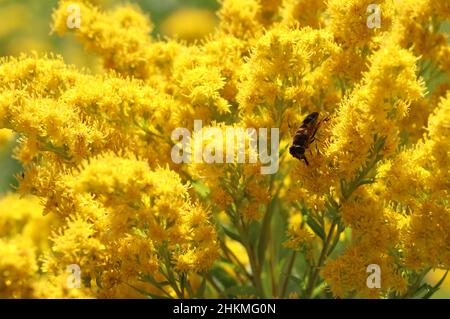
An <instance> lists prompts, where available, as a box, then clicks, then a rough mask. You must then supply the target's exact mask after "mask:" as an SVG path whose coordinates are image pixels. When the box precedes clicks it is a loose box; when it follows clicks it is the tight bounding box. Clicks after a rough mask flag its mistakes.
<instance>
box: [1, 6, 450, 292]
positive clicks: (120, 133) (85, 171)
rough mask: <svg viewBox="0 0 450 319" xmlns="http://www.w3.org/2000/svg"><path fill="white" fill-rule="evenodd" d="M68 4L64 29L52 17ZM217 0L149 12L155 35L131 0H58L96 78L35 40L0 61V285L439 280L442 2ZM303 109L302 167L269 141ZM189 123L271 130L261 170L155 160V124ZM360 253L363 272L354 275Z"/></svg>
mask: <svg viewBox="0 0 450 319" xmlns="http://www.w3.org/2000/svg"><path fill="white" fill-rule="evenodd" d="M73 4H76V5H77V6H78V7H79V9H80V17H81V25H80V27H79V28H69V27H68V24H67V21H68V19H71V10H70V6H72V5H73ZM373 4H375V5H376V6H377V8H378V9H379V13H380V14H381V25H380V27H377V28H371V27H369V25H368V22H367V19H370V15H371V14H374V13H373V12H371V11H370V10H368V6H370V5H373ZM220 6H221V7H220V9H219V11H218V12H217V14H216V17H214V16H212V14H211V13H210V12H205V11H194V10H193V11H189V10H187V9H186V10H185V11H181V12H179V13H177V14H175V15H174V16H172V17H171V18H170V19H169V20H167V21H166V23H165V25H164V26H163V31H164V32H166V34H167V35H169V36H171V37H170V38H162V37H158V38H155V37H152V36H151V34H150V33H151V32H152V31H153V28H154V26H153V23H152V22H151V17H149V16H147V15H146V14H145V13H144V12H143V11H142V10H141V9H139V7H138V6H135V5H122V6H118V7H116V8H113V9H111V10H104V9H103V8H102V7H100V5H99V4H98V3H97V2H96V1H87V0H83V1H73V0H70V1H68V0H61V1H60V2H59V4H58V7H57V8H55V10H54V12H53V24H52V31H53V33H54V34H57V35H59V36H63V35H65V34H67V33H72V34H74V35H75V37H76V38H77V39H78V40H79V41H80V42H81V43H82V44H83V46H84V47H85V48H86V50H87V52H89V53H90V54H92V55H95V56H97V57H98V58H99V59H100V60H101V62H102V71H103V72H102V73H101V74H97V72H92V71H90V70H87V69H81V68H78V67H76V66H74V65H69V64H67V63H66V62H64V59H63V57H61V56H58V55H56V54H53V53H48V54H47V55H44V54H37V53H31V52H30V53H24V54H21V55H18V56H15V57H3V58H2V59H1V60H0V149H2V148H4V147H5V146H6V145H11V144H12V143H14V140H16V144H15V148H14V154H13V156H14V157H15V158H16V159H18V160H19V161H20V163H21V165H22V172H21V173H20V174H18V175H17V176H16V178H17V180H18V187H17V192H14V193H9V194H7V195H5V196H3V197H1V198H0V256H1V258H0V297H6V298H54V297H56V298H123V297H130V298H132V297H151V298H153V297H155V298H156V297H169V298H197V297H230V298H234V297H239V296H253V297H279V298H287V297H288V296H291V297H292V296H296V297H300V298H315V297H320V298H333V297H338V298H347V297H349V298H351V297H363V298H401V297H418V296H419V297H422V296H424V297H429V296H431V295H432V294H433V293H434V292H435V291H436V290H437V288H439V285H440V284H441V283H438V284H437V285H435V286H432V285H428V284H426V283H425V282H424V278H425V276H426V275H427V273H428V272H429V271H430V270H432V269H440V270H444V271H447V270H449V269H450V246H449V245H450V198H449V192H450V184H449V181H450V170H449V167H450V158H449V156H450V91H449V90H450V81H449V77H450V58H449V57H450V45H449V38H448V32H447V33H446V32H445V30H444V29H445V28H447V30H448V26H449V19H450V5H449V3H448V2H446V1H432V0H396V1H394V0H328V1H322V0H318V1H307V0H277V1H276V0H221V1H220ZM192 20H194V22H192ZM202 21H204V24H202ZM184 23H191V24H192V23H197V24H198V25H197V26H195V27H194V26H192V27H190V28H186V29H184V28H183V27H180V25H181V26H182V24H184ZM54 36H56V35H54ZM312 112H319V114H320V115H319V119H320V123H321V125H320V127H319V128H318V130H317V133H316V140H315V141H314V142H313V143H311V144H310V145H309V148H308V149H307V150H306V153H305V156H306V157H307V158H308V162H309V165H306V164H305V162H304V161H299V160H297V159H296V158H293V157H292V156H291V155H290V154H289V152H288V148H289V146H290V144H291V143H292V138H293V135H294V132H295V130H296V128H297V127H298V126H299V125H300V124H301V123H302V120H303V119H304V118H305V116H307V115H308V114H310V113H312ZM195 120H201V121H202V122H203V125H204V128H208V129H215V130H216V131H217V132H219V133H221V134H222V133H223V134H224V136H225V135H226V130H227V128H255V129H256V130H258V129H260V128H269V129H270V128H279V129H280V146H279V150H278V152H279V154H278V155H279V170H278V171H277V172H276V173H275V174H268V175H264V174H261V173H260V168H261V163H260V162H255V163H251V162H249V161H244V162H237V161H235V162H234V163H224V162H223V163H209V162H207V161H206V162H201V163H200V162H196V161H193V160H191V161H190V163H181V164H180V163H175V162H174V161H173V158H172V156H171V154H172V149H173V146H174V144H175V143H176V142H177V141H174V140H172V137H171V134H172V132H173V131H174V129H176V128H187V129H188V130H191V131H194V121H195ZM250 139H251V137H250V136H248V135H245V136H244V138H243V139H242V140H243V141H244V142H245V144H246V145H248V144H249V143H250V142H249V141H250ZM190 141H191V142H192V143H193V144H196V143H197V144H198V143H200V144H201V145H202V147H203V148H206V149H209V150H212V149H214V152H215V154H218V153H220V154H222V153H223V152H224V151H225V149H226V147H227V146H228V145H226V143H225V141H223V140H222V139H217V138H214V137H211V136H209V137H208V136H205V135H204V133H203V131H202V130H200V131H197V132H194V133H193V134H192V136H191V137H190ZM232 141H234V137H233V140H232ZM227 142H228V141H227ZM257 151H258V150H257V149H256V148H255V147H252V146H250V147H248V148H246V152H245V154H241V155H242V156H244V157H245V158H249V157H252V156H257V154H258V152H257ZM196 155H198V154H194V153H192V154H189V156H192V157H194V156H196ZM200 155H201V154H200ZM191 159H192V158H191ZM234 159H236V158H234ZM71 265H77V267H79V269H80V271H81V272H80V278H79V282H80V285H79V287H72V286H71V285H70V283H71V282H72V281H71V280H72V279H74V278H73V276H74V274H73V273H72V272H70V271H68V270H67V269H68V268H67V267H69V266H71ZM369 265H377V266H379V268H380V270H381V278H382V280H381V286H380V287H376V288H374V287H371V286H370V285H369V284H368V281H367V278H368V276H369V275H370V273H368V272H367V267H368V266H369ZM76 279H77V278H75V281H76Z"/></svg>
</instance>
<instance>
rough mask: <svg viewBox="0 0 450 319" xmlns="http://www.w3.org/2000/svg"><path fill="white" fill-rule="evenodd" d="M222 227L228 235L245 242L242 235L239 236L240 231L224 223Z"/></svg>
mask: <svg viewBox="0 0 450 319" xmlns="http://www.w3.org/2000/svg"><path fill="white" fill-rule="evenodd" d="M222 229H223V231H224V232H225V234H226V235H227V236H228V237H230V238H231V239H234V240H236V241H238V242H240V243H241V244H244V243H243V242H242V239H241V236H239V234H238V233H236V232H234V230H232V229H231V228H230V227H228V226H226V225H222Z"/></svg>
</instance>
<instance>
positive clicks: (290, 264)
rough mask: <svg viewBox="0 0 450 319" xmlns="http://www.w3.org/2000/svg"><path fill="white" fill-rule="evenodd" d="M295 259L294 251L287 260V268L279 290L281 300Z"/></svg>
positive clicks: (284, 294)
mask: <svg viewBox="0 0 450 319" xmlns="http://www.w3.org/2000/svg"><path fill="white" fill-rule="evenodd" d="M295 257H297V253H296V251H295V250H294V251H292V253H291V256H290V258H289V264H288V268H287V270H286V274H285V277H284V280H283V286H282V288H281V295H280V297H281V298H284V297H285V296H286V291H287V287H288V284H289V277H290V276H291V272H292V268H293V267H294V262H295Z"/></svg>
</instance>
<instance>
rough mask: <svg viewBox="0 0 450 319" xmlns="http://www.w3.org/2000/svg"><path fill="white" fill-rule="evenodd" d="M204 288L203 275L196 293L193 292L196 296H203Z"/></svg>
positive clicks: (204, 280)
mask: <svg viewBox="0 0 450 319" xmlns="http://www.w3.org/2000/svg"><path fill="white" fill-rule="evenodd" d="M205 290H206V278H205V277H203V280H202V283H201V284H200V287H199V288H198V289H197V293H196V294H195V297H196V298H203V297H204V295H205Z"/></svg>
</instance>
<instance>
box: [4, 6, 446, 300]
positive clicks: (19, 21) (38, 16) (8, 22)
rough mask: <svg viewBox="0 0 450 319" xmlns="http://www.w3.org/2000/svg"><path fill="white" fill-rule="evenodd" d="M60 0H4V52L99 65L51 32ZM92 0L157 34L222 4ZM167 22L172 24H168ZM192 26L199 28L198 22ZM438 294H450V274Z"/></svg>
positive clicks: (9, 168) (8, 184)
mask: <svg viewBox="0 0 450 319" xmlns="http://www.w3.org/2000/svg"><path fill="white" fill-rule="evenodd" d="M57 2H58V0H0V56H10V55H12V56H17V55H19V54H20V53H22V52H25V53H27V52H31V51H36V52H38V53H45V52H53V53H57V54H60V55H62V56H63V57H64V59H65V61H66V62H67V63H70V64H75V65H77V66H80V67H90V68H93V69H95V68H96V67H97V66H98V63H97V60H96V57H95V56H94V55H92V54H89V53H87V52H85V51H84V50H83V47H82V45H81V44H80V43H79V42H77V41H76V39H75V38H74V37H73V35H70V34H67V35H66V36H64V37H63V38H60V37H58V36H57V35H56V34H50V29H51V28H50V25H51V15H52V11H53V9H54V8H55V7H56V5H57ZM92 2H94V3H97V4H99V5H100V6H101V7H102V8H104V9H108V8H111V7H114V6H115V5H117V4H121V3H133V4H137V5H139V6H140V7H141V9H142V10H143V11H144V12H146V13H147V14H149V16H150V18H151V20H152V23H153V24H154V27H155V28H154V31H153V36H154V37H158V36H165V35H169V34H165V33H164V28H163V26H164V24H165V23H166V29H167V30H169V31H170V29H171V26H172V27H173V21H174V20H177V19H178V20H180V19H182V18H180V15H176V13H177V12H181V11H183V12H186V10H187V11H189V10H190V11H191V13H192V12H196V11H201V12H202V14H203V15H199V16H196V17H202V18H205V19H210V20H214V12H215V11H216V10H217V9H218V8H219V4H218V2H217V0H141V1H138V0H135V1H132V0H130V1H126V2H125V1H118V0H96V1H92ZM205 10H207V11H206V12H207V13H208V12H209V16H208V15H205ZM171 17H172V19H171V20H170V18H171ZM181 17H185V16H181ZM191 17H192V16H191ZM169 21H171V22H169ZM185 22H186V21H181V23H178V24H177V26H175V28H176V27H178V28H180V27H181V28H183V27H184V26H186V24H185ZM210 22H211V21H210ZM183 23H184V25H183ZM188 23H195V18H194V19H192V18H191V20H190V21H188ZM167 24H169V26H168V27H167ZM210 24H211V23H210ZM190 27H191V28H192V27H194V28H195V26H190ZM446 27H447V28H449V27H450V24H446ZM449 29H450V28H449ZM15 143H16V137H15V136H14V135H12V134H11V132H8V131H5V130H1V129H0V196H1V194H4V193H5V192H7V191H11V190H14V188H15V186H16V181H15V177H14V176H15V174H19V173H20V171H21V166H20V164H19V163H18V162H17V161H16V160H14V159H13V157H12V151H13V149H14V145H15ZM442 274H443V272H441V271H436V272H431V274H430V275H429V277H428V280H429V281H430V282H436V281H437V280H439V279H440V278H441V276H442ZM435 297H436V298H449V297H450V276H449V278H447V280H446V282H445V283H444V285H443V286H442V289H441V290H440V291H439V292H438V293H437V294H436V295H435Z"/></svg>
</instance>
